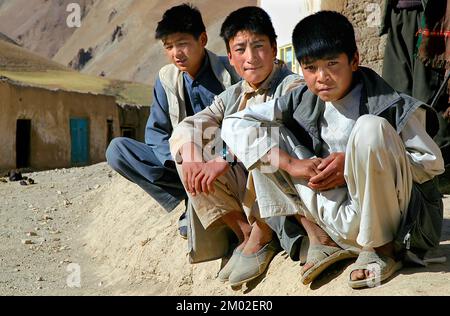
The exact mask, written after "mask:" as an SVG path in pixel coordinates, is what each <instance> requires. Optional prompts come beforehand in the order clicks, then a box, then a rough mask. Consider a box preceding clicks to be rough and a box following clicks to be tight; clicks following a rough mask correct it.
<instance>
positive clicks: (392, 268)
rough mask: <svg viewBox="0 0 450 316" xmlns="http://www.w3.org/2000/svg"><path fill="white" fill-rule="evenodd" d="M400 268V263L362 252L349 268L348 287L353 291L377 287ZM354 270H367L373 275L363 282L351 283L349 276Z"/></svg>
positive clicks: (373, 253) (376, 254) (372, 252)
mask: <svg viewBox="0 0 450 316" xmlns="http://www.w3.org/2000/svg"><path fill="white" fill-rule="evenodd" d="M401 268H402V262H401V261H395V260H394V259H392V258H390V257H387V256H383V255H381V254H378V253H376V252H374V251H362V252H361V253H360V254H359V256H358V259H357V260H356V262H355V263H354V264H353V265H352V267H351V272H350V275H349V280H348V285H349V286H350V287H351V288H353V289H359V288H364V287H375V286H379V285H380V284H381V282H382V281H384V280H386V279H388V278H389V277H391V276H392V275H393V274H394V273H395V272H397V271H398V270H400V269H401ZM355 270H369V271H371V272H373V273H374V276H373V277H370V278H368V279H364V280H355V281H353V280H352V279H351V274H352V272H353V271H355Z"/></svg>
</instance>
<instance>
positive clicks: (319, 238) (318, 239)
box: [297, 216, 339, 274]
mask: <svg viewBox="0 0 450 316" xmlns="http://www.w3.org/2000/svg"><path fill="white" fill-rule="evenodd" d="M297 220H298V221H300V223H301V224H302V225H303V227H304V228H305V230H306V232H307V233H308V237H309V243H310V245H325V246H332V247H339V245H338V244H336V243H335V242H334V241H333V239H331V238H330V236H328V234H327V233H326V232H325V231H324V230H323V229H322V228H320V226H319V225H317V224H316V223H313V222H311V221H309V220H308V219H307V218H306V217H304V216H298V217H297ZM312 266H314V263H311V262H306V263H305V265H304V266H303V268H302V274H303V273H305V272H306V271H308V269H310V268H311V267H312Z"/></svg>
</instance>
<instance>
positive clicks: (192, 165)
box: [181, 158, 230, 196]
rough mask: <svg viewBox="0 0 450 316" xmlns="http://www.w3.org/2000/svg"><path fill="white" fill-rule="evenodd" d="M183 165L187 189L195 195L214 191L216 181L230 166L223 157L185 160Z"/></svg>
mask: <svg viewBox="0 0 450 316" xmlns="http://www.w3.org/2000/svg"><path fill="white" fill-rule="evenodd" d="M181 167H182V169H183V177H184V179H185V187H186V190H187V191H188V192H189V193H190V194H192V195H193V196H196V195H197V194H201V193H205V194H207V195H208V194H210V193H214V192H215V190H214V181H216V179H217V178H218V177H220V176H221V175H223V174H224V173H226V172H227V171H228V170H229V168H230V166H229V165H228V162H226V161H225V160H223V159H222V158H217V159H214V160H210V161H208V162H186V163H185V162H183V164H182V166H181Z"/></svg>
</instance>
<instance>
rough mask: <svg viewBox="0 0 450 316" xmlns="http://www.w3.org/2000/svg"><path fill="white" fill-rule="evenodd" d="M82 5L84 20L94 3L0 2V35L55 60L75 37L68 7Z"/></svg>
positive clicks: (87, 0) (53, 0) (55, 0)
mask: <svg viewBox="0 0 450 316" xmlns="http://www.w3.org/2000/svg"><path fill="white" fill-rule="evenodd" d="M73 2H76V3H78V4H79V5H80V8H81V15H82V17H83V16H84V15H86V14H87V13H88V12H89V7H90V6H91V5H92V3H93V2H94V0H77V1H73V0H31V1H30V0H3V1H0V32H2V33H4V34H5V35H7V36H9V37H10V38H12V39H13V40H15V41H16V42H17V43H19V44H21V45H22V46H23V47H24V48H27V49H29V50H31V51H33V52H35V53H37V54H39V55H42V56H44V57H48V58H52V57H53V56H54V55H55V54H56V53H57V52H58V50H59V49H60V48H61V47H62V46H63V45H64V43H65V42H66V41H67V40H68V39H69V38H70V37H71V36H72V34H73V32H74V31H75V28H69V27H68V26H67V23H66V19H67V16H68V15H69V14H70V13H69V12H66V8H67V5H68V4H69V3H73Z"/></svg>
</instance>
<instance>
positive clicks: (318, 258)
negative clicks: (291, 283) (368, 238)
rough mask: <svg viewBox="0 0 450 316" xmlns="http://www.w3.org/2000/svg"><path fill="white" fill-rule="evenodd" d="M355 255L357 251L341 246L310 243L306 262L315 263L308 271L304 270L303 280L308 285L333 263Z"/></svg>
mask: <svg viewBox="0 0 450 316" xmlns="http://www.w3.org/2000/svg"><path fill="white" fill-rule="evenodd" d="M355 257H356V254H355V253H353V252H351V251H350V250H345V249H342V248H340V247H333V246H325V245H310V246H309V249H308V256H307V259H306V263H313V264H314V265H313V266H312V267H311V268H309V269H308V270H306V271H303V270H302V278H301V281H302V283H303V284H305V285H307V284H309V283H311V282H312V281H313V280H314V279H315V278H317V277H318V276H319V274H321V273H322V272H323V271H324V270H325V269H326V268H328V267H329V266H331V265H332V264H333V263H335V262H338V261H341V260H344V259H349V258H355Z"/></svg>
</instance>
